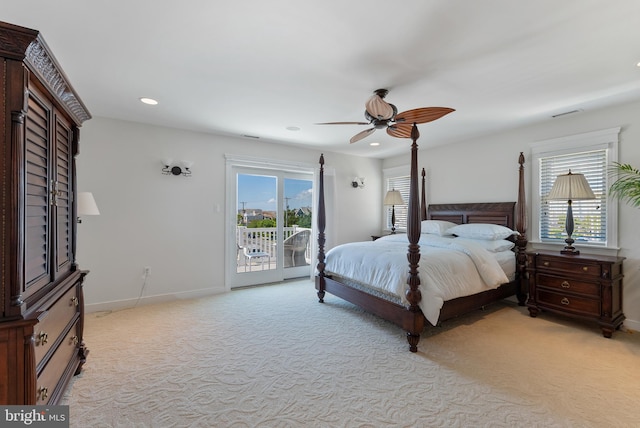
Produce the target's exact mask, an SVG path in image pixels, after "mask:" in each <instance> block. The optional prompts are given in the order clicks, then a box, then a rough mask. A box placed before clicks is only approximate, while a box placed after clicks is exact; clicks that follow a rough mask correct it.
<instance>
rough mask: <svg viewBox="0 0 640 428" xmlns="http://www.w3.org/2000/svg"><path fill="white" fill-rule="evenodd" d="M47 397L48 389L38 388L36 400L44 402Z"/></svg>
mask: <svg viewBox="0 0 640 428" xmlns="http://www.w3.org/2000/svg"><path fill="white" fill-rule="evenodd" d="M48 397H49V389H48V388H45V387H44V386H41V387H40V388H38V394H37V396H36V398H37V399H38V400H42V401H44V400H46V399H47V398H48Z"/></svg>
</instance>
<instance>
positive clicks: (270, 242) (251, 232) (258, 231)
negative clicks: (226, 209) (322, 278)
mask: <svg viewBox="0 0 640 428" xmlns="http://www.w3.org/2000/svg"><path fill="white" fill-rule="evenodd" d="M301 230H310V229H307V228H304V227H298V226H292V227H284V228H283V234H284V236H283V238H282V240H283V241H284V240H286V239H287V238H289V237H290V236H291V235H293V234H295V233H297V232H300V231H301ZM277 238H278V234H277V229H276V228H275V227H252V228H248V227H245V226H237V227H236V243H237V246H238V266H244V263H246V260H245V257H243V256H242V254H243V251H244V248H246V249H247V251H248V252H249V253H252V252H262V253H267V254H269V256H270V259H271V263H272V264H273V263H275V261H276V259H277V256H278V251H277V245H276V243H277V242H278V239H277ZM310 254H311V240H309V242H308V243H307V250H306V258H307V260H310V258H311V257H310Z"/></svg>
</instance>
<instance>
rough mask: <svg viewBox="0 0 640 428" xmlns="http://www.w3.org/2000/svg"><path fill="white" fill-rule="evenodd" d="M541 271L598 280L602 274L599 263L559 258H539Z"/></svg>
mask: <svg viewBox="0 0 640 428" xmlns="http://www.w3.org/2000/svg"><path fill="white" fill-rule="evenodd" d="M537 264H538V266H537V267H538V269H539V270H544V271H546V270H548V269H549V270H555V271H562V272H564V273H576V274H580V275H585V276H590V277H593V278H598V277H599V276H600V274H601V272H600V265H599V264H598V263H588V262H585V261H580V262H578V261H575V262H574V261H570V260H566V259H561V258H558V257H545V256H539V257H538V263H537Z"/></svg>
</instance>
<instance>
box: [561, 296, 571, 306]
mask: <svg viewBox="0 0 640 428" xmlns="http://www.w3.org/2000/svg"><path fill="white" fill-rule="evenodd" d="M560 303H562V304H563V305H565V306H567V305H568V304H569V299H567V298H566V297H563V298H562V300H560Z"/></svg>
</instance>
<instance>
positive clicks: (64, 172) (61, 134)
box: [53, 114, 73, 276]
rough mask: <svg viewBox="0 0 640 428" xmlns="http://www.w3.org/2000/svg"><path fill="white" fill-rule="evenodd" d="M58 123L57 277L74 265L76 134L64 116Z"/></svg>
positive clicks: (58, 119) (55, 203)
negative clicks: (74, 159)
mask: <svg viewBox="0 0 640 428" xmlns="http://www.w3.org/2000/svg"><path fill="white" fill-rule="evenodd" d="M55 117H56V120H55V137H56V138H55V162H56V165H55V181H54V187H55V201H54V204H53V210H54V212H55V218H56V225H55V231H54V236H55V241H56V242H55V245H56V251H55V269H56V276H58V275H60V274H63V273H65V272H69V271H70V270H71V264H72V258H73V255H72V251H73V246H72V240H73V238H72V236H73V229H72V228H73V223H72V217H73V209H72V208H73V201H72V199H71V195H73V173H72V168H73V154H72V141H73V131H72V128H71V124H70V123H69V121H67V120H66V119H65V118H64V117H63V116H62V115H60V114H56V116H55Z"/></svg>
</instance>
